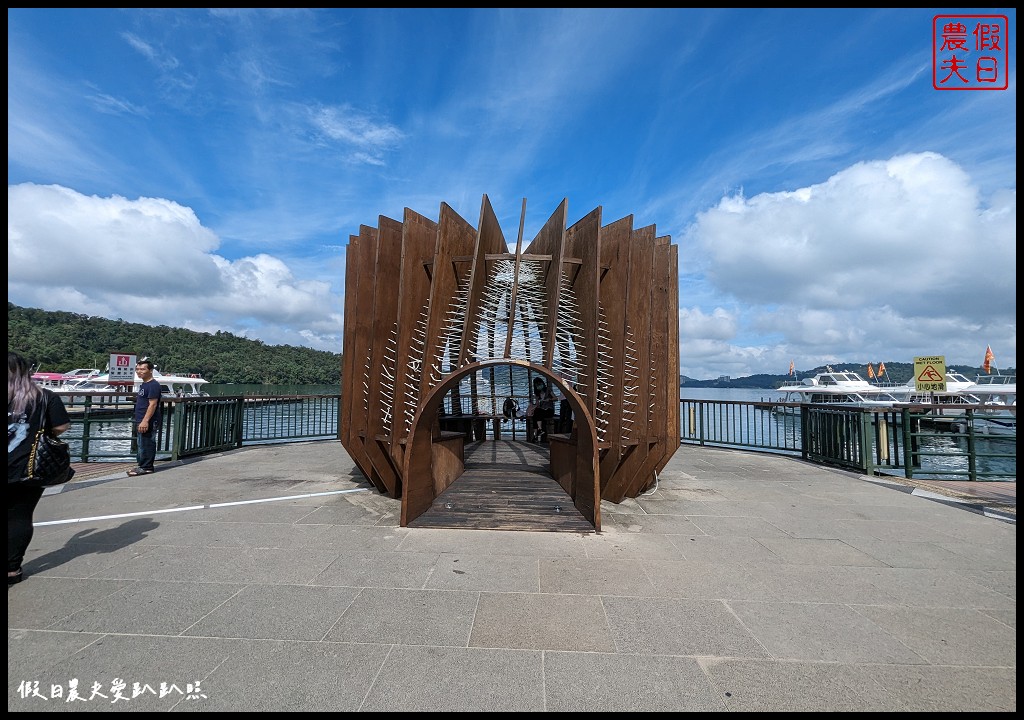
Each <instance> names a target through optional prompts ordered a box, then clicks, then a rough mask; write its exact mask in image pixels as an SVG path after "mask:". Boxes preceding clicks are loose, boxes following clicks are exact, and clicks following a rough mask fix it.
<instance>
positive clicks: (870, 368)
mask: <svg viewBox="0 0 1024 720" xmlns="http://www.w3.org/2000/svg"><path fill="white" fill-rule="evenodd" d="M868 377H869V378H871V379H872V380H874V378H875V371H874V369H873V368H872V367H871V363H868Z"/></svg>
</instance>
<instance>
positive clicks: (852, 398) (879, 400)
mask: <svg viewBox="0 0 1024 720" xmlns="http://www.w3.org/2000/svg"><path fill="white" fill-rule="evenodd" d="M779 392H781V393H783V397H782V402H786V403H813V404H827V405H843V406H853V407H880V408H888V407H892V406H893V405H894V404H895V403H896V402H898V399H897V398H896V396H895V395H893V394H892V393H891V392H890V391H889V388H887V387H883V386H879V385H872V384H871V383H869V382H868V381H867V380H865V379H864V378H862V377H861V376H860V375H858V374H857V373H855V372H852V371H849V370H845V371H841V372H837V371H834V370H832V368H827V370H826V371H825V372H821V373H818V374H817V375H815V376H814V377H812V378H804V379H803V380H790V381H787V382H785V383H783V384H782V385H781V386H780V387H779Z"/></svg>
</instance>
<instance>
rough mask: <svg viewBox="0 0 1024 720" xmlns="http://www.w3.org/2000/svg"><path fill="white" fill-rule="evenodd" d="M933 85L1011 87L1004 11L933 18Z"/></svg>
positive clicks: (956, 87) (1007, 32) (980, 87)
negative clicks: (998, 13)
mask: <svg viewBox="0 0 1024 720" xmlns="http://www.w3.org/2000/svg"><path fill="white" fill-rule="evenodd" d="M932 87H934V88H935V89H936V90H1006V89H1007V88H1008V87H1010V21H1009V19H1008V18H1007V17H1006V16H1005V15H936V16H935V17H934V18H932Z"/></svg>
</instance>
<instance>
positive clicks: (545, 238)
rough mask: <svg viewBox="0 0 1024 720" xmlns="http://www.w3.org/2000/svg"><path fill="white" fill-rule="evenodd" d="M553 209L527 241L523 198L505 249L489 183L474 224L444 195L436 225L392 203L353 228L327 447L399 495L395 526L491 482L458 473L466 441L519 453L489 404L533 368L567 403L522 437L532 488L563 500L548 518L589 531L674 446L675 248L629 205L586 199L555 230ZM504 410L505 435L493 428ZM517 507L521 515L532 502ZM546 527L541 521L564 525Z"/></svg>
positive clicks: (520, 392) (523, 388)
mask: <svg viewBox="0 0 1024 720" xmlns="http://www.w3.org/2000/svg"><path fill="white" fill-rule="evenodd" d="M567 205H568V202H567V200H563V201H562V202H561V203H560V204H559V206H558V208H557V209H556V210H555V211H554V212H553V213H552V214H551V216H550V217H549V218H548V220H547V222H546V223H545V224H544V226H543V227H542V228H541V230H540V231H539V232H538V234H537V236H536V237H535V238H533V240H532V241H531V242H530V243H529V244H528V245H527V246H526V247H525V249H524V247H523V225H524V221H525V212H526V201H525V200H524V201H523V210H522V215H521V217H520V222H519V235H518V238H517V239H516V242H515V252H509V243H508V242H507V241H506V238H505V236H504V235H503V234H502V231H501V227H500V226H499V224H498V221H497V219H496V217H495V214H494V211H493V210H492V208H491V204H490V201H489V199H488V197H487V196H486V195H484V196H483V199H482V202H481V206H480V217H479V221H478V223H477V224H476V226H475V227H474V226H473V225H472V224H471V223H469V222H467V221H466V220H464V219H463V218H462V217H460V216H459V215H458V213H456V212H455V211H454V210H453V209H452V208H451V207H450V206H449V205H447V204H446V203H442V204H441V207H440V212H439V216H438V219H437V221H434V220H431V219H430V218H428V217H425V216H423V215H420V214H419V213H416V212H414V211H413V210H410V209H408V208H406V209H405V211H404V215H403V218H402V220H401V221H400V222H399V221H398V220H394V219H391V218H388V217H385V216H383V215H381V216H379V218H378V222H377V225H376V227H371V226H368V225H361V226H360V228H359V234H358V235H352V236H350V239H349V244H348V248H347V255H346V270H345V335H344V347H343V356H342V358H343V359H342V390H341V397H342V408H341V412H342V415H341V421H340V423H339V425H340V434H341V442H342V444H343V445H344V447H345V449H346V450H347V451H348V453H349V454H350V455H351V457H352V459H353V460H354V461H355V463H356V464H357V465H358V467H359V469H360V470H361V471H362V473H363V474H364V475H365V476H366V478H367V479H368V480H369V481H370V482H371V483H372V484H373V485H374V486H375V487H376V488H377V489H378V491H380V492H382V493H386V494H388V495H389V496H391V497H394V498H401V500H402V515H401V524H402V526H410V525H411V524H414V523H415V522H416V521H417V519H418V518H421V516H424V517H425V516H426V515H425V514H427V513H428V511H430V510H431V509H432V508H433V507H436V506H438V505H439V504H442V505H446V506H447V507H449V508H451V507H452V505H453V503H452V502H451V501H447V502H446V501H445V498H446V497H453V496H452V495H451V493H454V492H455V491H456V489H457V488H458V486H459V485H460V478H463V476H464V474H465V475H466V477H467V479H465V480H464V481H463V482H464V484H465V485H466V487H467V488H468V487H473V488H475V489H474V490H473V491H472V492H475V493H478V497H477V500H478V501H480V502H470V503H466V502H464V501H460V505H461V506H462V507H480V508H483V507H484V506H485V505H486V503H485V502H483V500H484V498H483V495H494V494H495V493H497V492H498V490H496V489H495V486H494V485H493V484H489V483H490V481H487V480H486V478H487V477H492V478H495V477H497V476H500V475H502V473H491V474H490V475H487V474H486V473H485V474H484V475H483V476H477V478H476V480H474V481H473V483H470V481H469V480H468V476H469V474H470V473H468V472H467V471H466V458H467V453H468V452H469V451H471V450H473V449H475V448H477V447H479V445H480V444H485V443H494V444H495V445H497V444H501V445H502V446H505V447H511V450H512V451H513V455H515V454H516V453H515V452H514V451H515V447H514V446H509V443H510V442H511V443H515V437H516V423H517V422H521V420H520V418H519V417H517V416H513V417H508V416H507V415H508V413H507V412H505V413H503V412H502V407H503V406H504V407H505V408H508V406H509V404H508V403H504V402H503V401H504V400H506V399H514V400H515V401H516V402H519V403H520V406H521V407H525V403H526V402H527V401H528V399H529V393H530V391H529V387H530V386H529V380H530V379H531V378H532V377H536V376H539V377H542V378H544V379H545V381H546V382H547V383H548V384H549V386H552V387H553V388H555V389H556V390H557V391H558V393H560V395H561V398H562V399H563V401H564V409H565V410H567V411H568V410H571V416H572V420H571V423H568V424H564V425H563V426H561V427H559V426H557V425H556V426H554V427H551V428H550V430H552V432H550V433H549V434H548V442H547V444H546V445H544V446H536V445H533V446H531V447H530V450H531V451H533V452H534V453H536V452H538V451H539V452H541V455H540V457H541V467H540V469H541V470H542V473H543V474H544V475H545V476H548V477H550V480H549V481H545V482H549V483H550V485H549V486H548V488H547V489H546V490H545V492H548V493H550V491H553V492H555V493H556V494H557V495H558V496H560V497H562V498H564V499H565V502H564V503H562V504H561V505H558V504H557V503H556V504H555V508H556V509H555V513H559V514H561V515H562V516H563V517H564V516H565V513H564V512H562V505H564V506H565V507H566V508H574V510H573V512H574V513H576V517H577V518H578V517H582V518H583V519H585V521H586V523H587V524H588V530H591V531H599V530H600V529H601V500H602V499H603V500H608V501H611V502H613V503H619V502H621V501H622V500H624V499H625V498H630V497H636V496H637V495H639V494H640V493H641V492H643V491H644V490H646V489H648V488H649V487H651V486H652V485H653V484H654V483H655V481H656V479H657V473H658V472H659V471H661V470H662V468H664V466H665V464H666V463H667V462H668V461H669V459H670V458H671V457H672V454H673V453H674V452H675V450H676V448H678V447H679V342H678V318H677V307H678V279H677V268H678V253H677V247H676V246H675V245H672V244H671V238H670V237H668V236H660V237H659V236H658V234H657V232H656V230H655V227H654V225H648V226H644V227H639V228H636V227H633V217H632V216H627V217H624V218H622V219H620V220H616V221H614V222H612V223H609V224H607V225H602V219H601V208H600V207H598V208H596V209H594V210H592V211H591V212H590V213H588V214H587V215H586V216H584V217H583V218H581V219H580V220H579V221H577V222H576V223H574V224H573V225H571V226H567V225H566V222H567ZM506 378H507V379H506ZM520 401H521V402H520ZM509 423H511V428H512V430H511V436H512V437H511V441H510V440H509V439H507V438H506V439H504V440H502V439H501V434H502V429H503V428H504V427H505V426H507V425H508V424H509ZM520 447H522V445H520ZM544 453H546V458H545V457H544ZM518 456H519V457H525V456H524V455H523V454H522V453H519V454H518ZM490 457H491V458H492V459H493V460H494V461H497V459H499V456H497V455H493V454H492V455H491V456H490ZM532 457H535V458H536V457H537V455H533V456H532ZM501 459H507V457H505V456H502V458H501ZM545 459H546V461H547V462H543V460H545ZM477 466H479V463H477ZM503 467H504V466H503ZM533 470H534V471H535V472H534V475H536V470H537V468H536V467H534V468H533ZM480 477H483V478H485V480H484V481H482V482H481V481H480ZM495 482H497V481H495ZM498 485H501V487H502V492H506V493H513V494H515V493H517V492H519V493H521V494H528V493H530V492H536V490H531V489H529V488H536V487H537V484H536V483H519V484H517V483H505V484H503V485H502V484H501V483H498ZM488 487H490V489H489V490H488ZM525 500H526V499H525V498H524V501H525ZM488 507H493V502H491V505H489V506H488ZM523 507H526V508H527V510H526V511H525V512H522V513H520V515H519V516H518V517H521V518H525V517H526V516H529V515H530V514H531V513H530V511H529V507H530V505H529V503H528V502H526V503H525V504H524V505H523ZM454 517H458V518H460V519H459V521H458V522H459V523H462V524H463V525H464V526H466V527H504V528H516V527H529V528H531V529H536V528H537V527H538V524H537V522H536V518H535V517H534V518H533V520H532V523H522V524H519V523H517V521H516V519H515V517H516V516H514V515H510V516H507V517H505V518H504V519H503V520H502V521H501V523H499V524H497V525H494V524H491V525H487V524H484V523H482V522H476V521H474V516H473V514H472V513H463V514H461V515H455V516H454ZM481 517H482V516H481ZM547 522H548V520H542V521H541V524H540V526H539V527H542V528H543V529H553V530H558V529H565V528H563V527H559V525H558V523H559V522H560V518H557V517H555V516H552V517H551V518H550V526H548V525H545V523H547ZM414 526H415V525H414ZM445 526H447V527H451V526H453V525H451V524H450V523H449V524H446V525H445Z"/></svg>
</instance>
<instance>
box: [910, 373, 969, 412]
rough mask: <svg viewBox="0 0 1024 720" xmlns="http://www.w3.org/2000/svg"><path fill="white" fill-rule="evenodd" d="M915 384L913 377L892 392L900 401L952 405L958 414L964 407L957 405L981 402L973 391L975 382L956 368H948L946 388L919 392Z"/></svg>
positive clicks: (951, 408) (951, 409)
mask: <svg viewBox="0 0 1024 720" xmlns="http://www.w3.org/2000/svg"><path fill="white" fill-rule="evenodd" d="M915 385H916V384H915V382H914V378H911V379H910V380H908V381H907V382H906V383H905V384H904V385H899V386H897V388H896V389H894V390H892V394H893V395H895V396H896V397H897V398H899V401H900V402H902V403H911V404H914V405H949V406H951V407H950V411H951V412H956V413H957V414H962V413H963V408H957V406H962V405H980V404H981V398H979V397H978V396H977V395H975V394H974V392H973V390H974V387H975V382H974V381H973V380H970V379H968V378H967V377H966V376H965V375H963V374H961V373H958V372H956V371H955V370H946V389H945V390H935V391H928V392H919V391H918V390H917V389H916V386H915ZM943 409H944V408H943ZM942 414H948V413H942Z"/></svg>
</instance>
